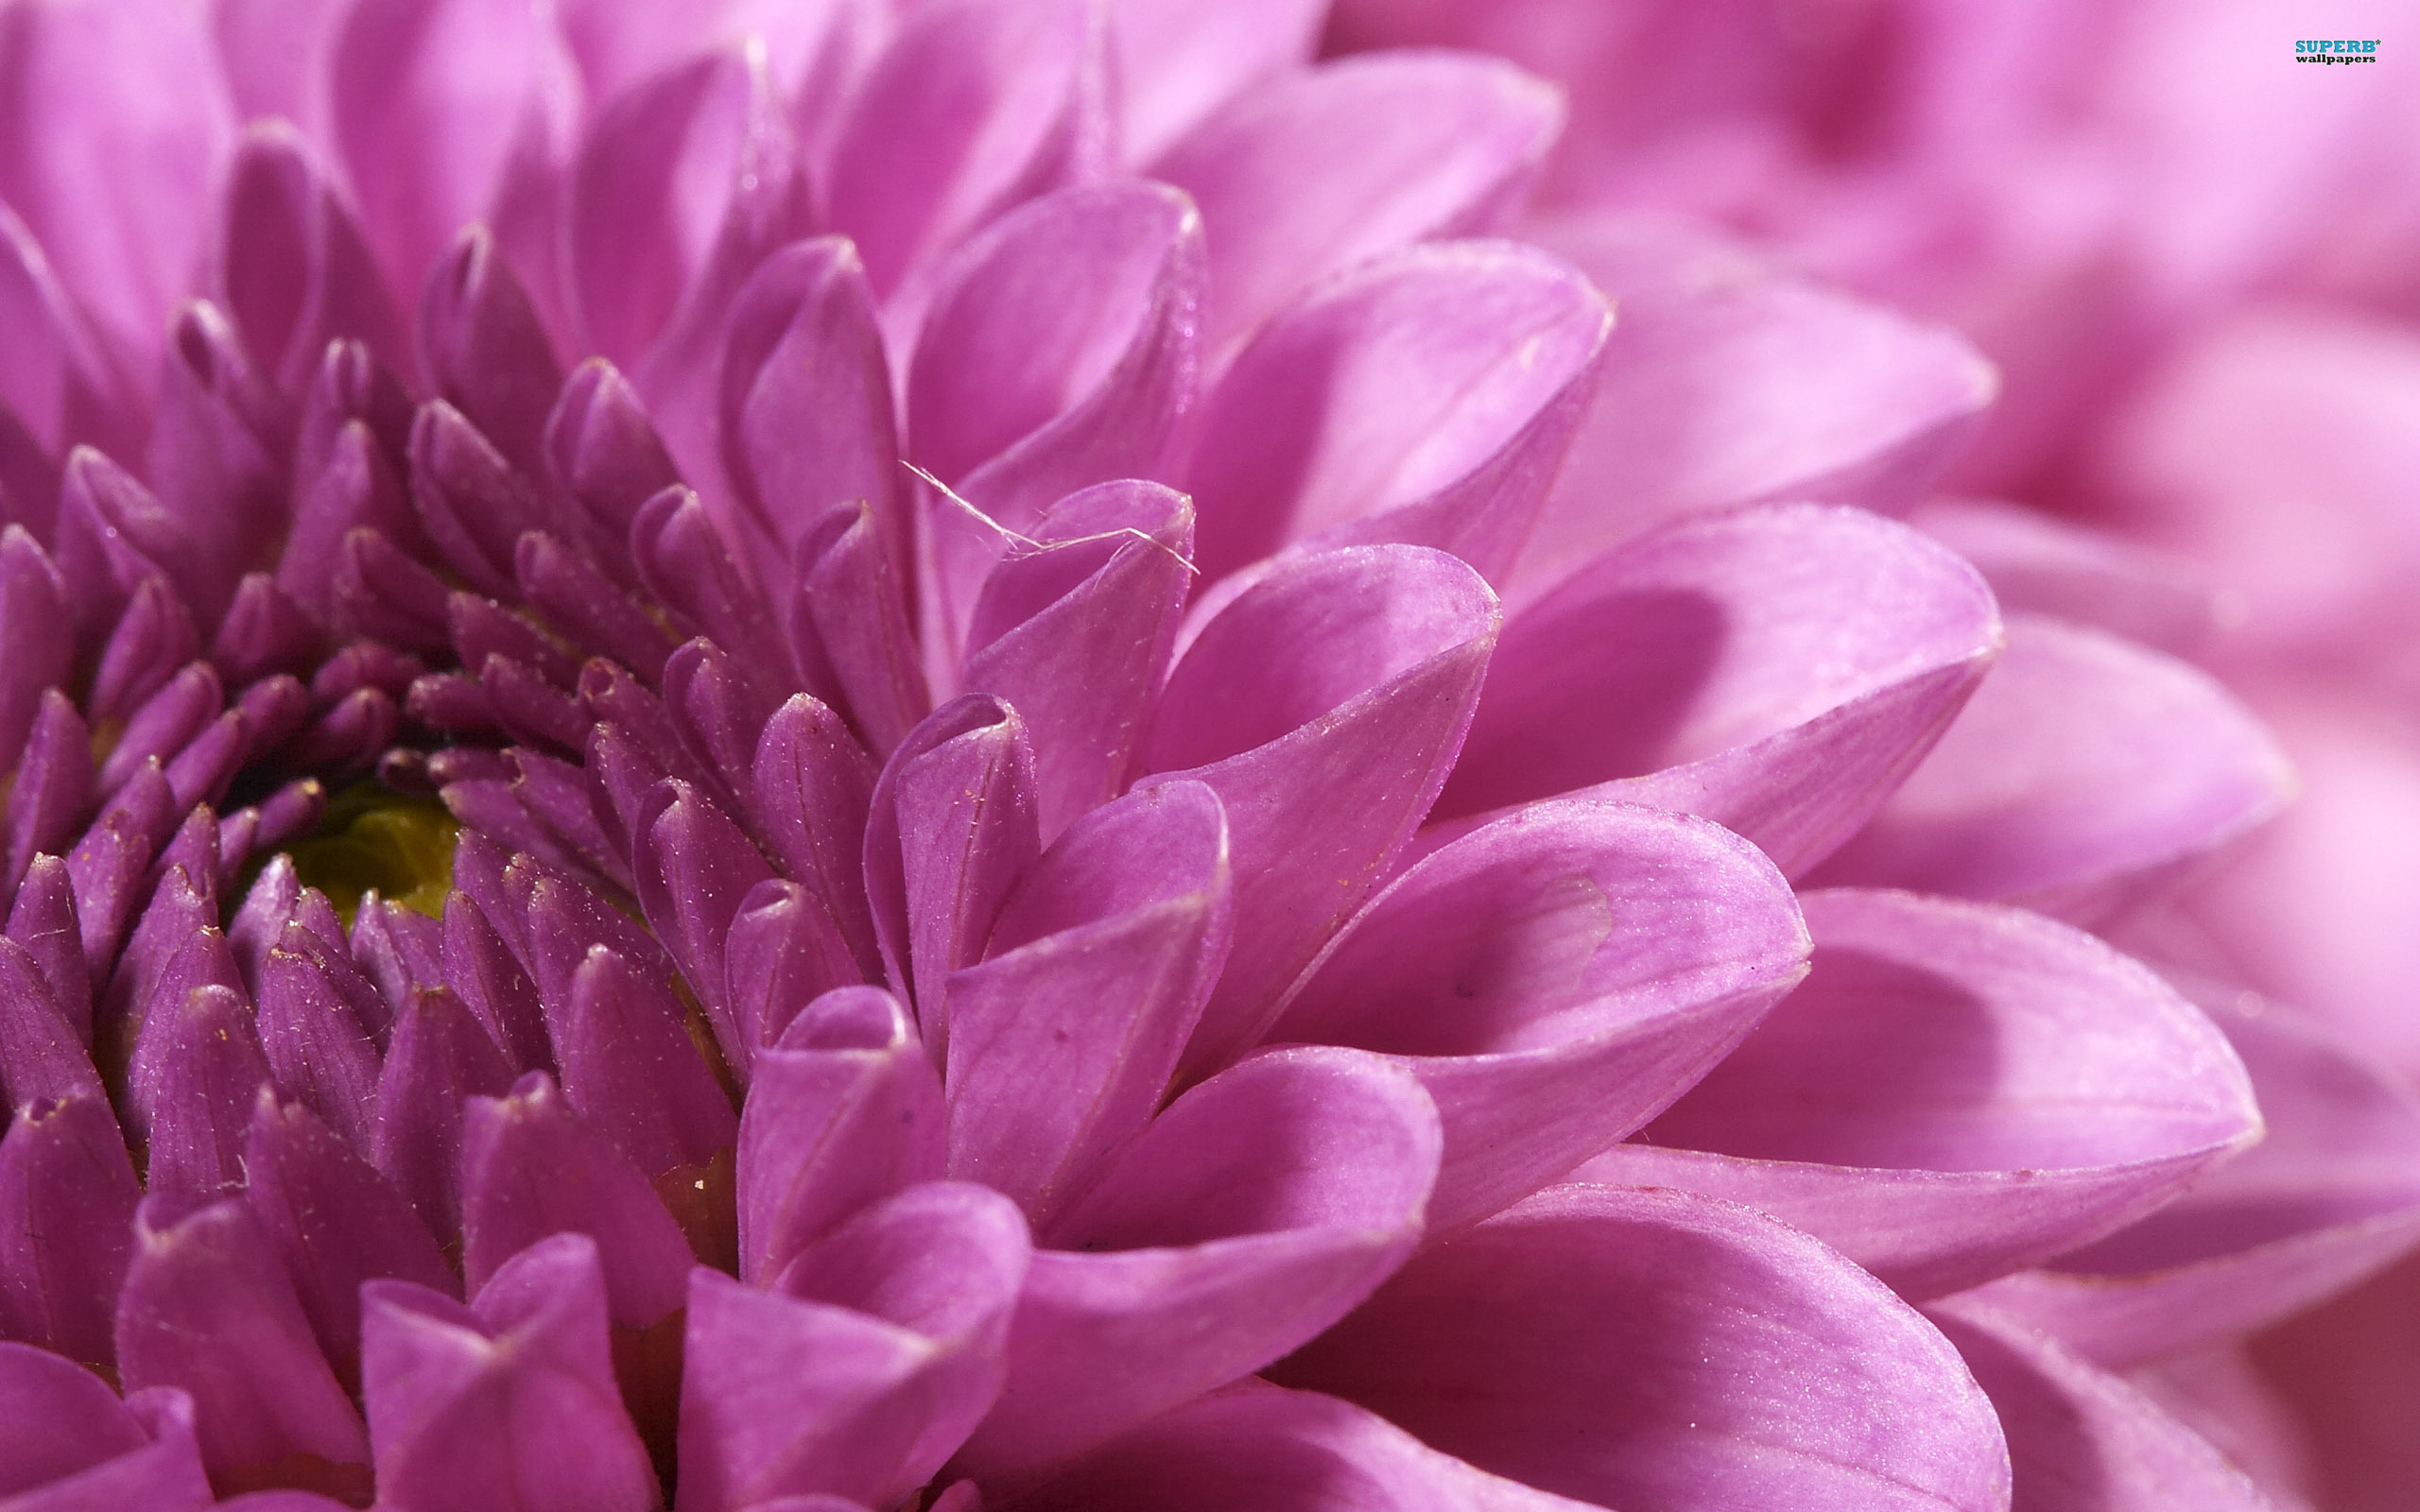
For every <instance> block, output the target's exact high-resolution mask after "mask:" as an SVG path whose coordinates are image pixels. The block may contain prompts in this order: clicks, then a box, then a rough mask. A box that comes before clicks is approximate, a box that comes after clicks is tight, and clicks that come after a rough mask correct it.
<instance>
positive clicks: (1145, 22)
mask: <svg viewBox="0 0 2420 1512" xmlns="http://www.w3.org/2000/svg"><path fill="white" fill-rule="evenodd" d="M1326 11H1327V6H1326V4H1325V3H1324V0H1238V3H1233V4H1228V5H1219V6H1197V5H1189V4H1186V3H1185V0H1113V3H1112V4H1111V6H1110V8H1109V35H1110V43H1111V44H1112V46H1113V47H1114V49H1115V59H1116V63H1117V93H1118V124H1119V128H1120V129H1119V132H1118V146H1119V147H1120V149H1121V153H1120V155H1121V157H1122V159H1123V161H1124V162H1125V163H1126V164H1127V165H1128V166H1129V167H1133V168H1140V167H1141V166H1142V165H1143V164H1144V163H1150V161H1151V160H1152V159H1154V158H1157V157H1158V156H1159V155H1160V154H1161V153H1162V152H1163V151H1165V150H1167V147H1168V146H1170V145H1171V144H1172V143H1174V142H1176V141H1177V139H1178V138H1180V137H1182V136H1184V133H1185V132H1186V131H1188V130H1190V129H1193V128H1194V127H1196V126H1199V125H1200V124H1201V120H1202V118H1203V117H1205V116H1207V115H1209V114H1210V113H1211V112H1214V111H1216V110H1218V109H1219V107H1220V106H1222V105H1224V104H1226V103H1227V101H1228V100H1230V99H1232V98H1234V97H1235V96H1236V94H1240V93H1241V92H1242V91H1244V90H1245V89H1247V88H1249V87H1251V86H1252V85H1254V84H1257V83H1259V82H1260V81H1261V80H1262V79H1264V78H1267V77H1271V76H1272V75H1275V74H1279V73H1284V72H1287V71H1288V70H1291V69H1293V68H1296V67H1299V66H1301V65H1302V64H1304V63H1307V62H1309V61H1310V60H1311V56H1312V54H1313V53H1315V52H1316V51H1318V47H1319V40H1320V24H1321V22H1322V20H1323V19H1325V15H1326Z"/></svg>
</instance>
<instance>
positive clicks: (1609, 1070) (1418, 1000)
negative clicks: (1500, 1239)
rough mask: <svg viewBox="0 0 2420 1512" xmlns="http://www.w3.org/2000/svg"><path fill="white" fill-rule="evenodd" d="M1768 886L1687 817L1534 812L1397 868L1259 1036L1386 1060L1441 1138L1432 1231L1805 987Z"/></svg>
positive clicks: (1603, 807)
mask: <svg viewBox="0 0 2420 1512" xmlns="http://www.w3.org/2000/svg"><path fill="white" fill-rule="evenodd" d="M1806 952H1807V943H1806V926H1805V924H1804V923H1802V922H1801V921H1800V919H1799V917H1798V909H1797V906H1796V904H1795V903H1794V902H1792V901H1791V899H1790V896H1789V886H1788V885H1787V884H1785V883H1784V882H1783V881H1782V879H1781V877H1780V875H1779V874H1778V873H1776V872H1775V871H1774V870H1773V869H1772V865H1771V863H1769V862H1767V861H1766V860H1765V859H1764V858H1763V857H1762V856H1761V855H1759V854H1757V853H1756V851H1755V849H1754V848H1752V847H1750V846H1749V845H1748V844H1747V843H1746V842H1744V841H1742V840H1740V839H1738V838H1737V837H1736V836H1734V835H1731V834H1728V833H1724V832H1723V831H1721V830H1719V829H1717V828H1715V827H1714V826H1713V825H1711V824H1707V823H1705V822H1703V821H1702V820H1696V819H1689V818H1685V817H1682V816H1672V815H1662V814H1656V813H1653V812H1652V811H1650V810H1645V809H1638V808H1633V807H1631V806H1629V805H1627V804H1616V803H1605V802H1599V801H1589V800H1582V801H1569V802H1553V803H1540V804H1534V805H1531V806H1530V807H1528V808H1525V809H1523V810H1522V811H1520V812H1519V813H1518V814H1516V815H1514V816H1513V817H1511V818H1507V819H1504V820H1501V821H1499V822H1497V823H1495V824H1492V825H1489V826H1487V827H1486V828H1484V829H1482V830H1479V831H1478V832H1477V833H1473V834H1469V835H1466V836H1464V837H1463V838H1462V839H1461V840H1459V841H1456V842H1455V843H1453V844H1451V845H1448V846H1446V847H1445V848H1444V849H1443V850H1442V851H1438V852H1436V853H1435V854H1433V855H1430V856H1428V857H1426V858H1425V859H1423V860H1421V861H1420V862H1418V863H1416V864H1415V865H1413V866H1412V867H1411V868H1409V869H1408V870H1406V871H1405V872H1404V873H1403V874H1402V875H1400V876H1398V877H1397V878H1396V879H1395V880H1394V881H1393V882H1392V883H1390V884H1389V885H1388V886H1387V888H1386V890H1385V891H1384V892H1381V893H1380V894H1379V895H1378V896H1377V897H1376V898H1375V899H1374V900H1372V901H1371V903H1370V905H1369V906H1368V907H1367V908H1365V909H1363V910H1362V911H1361V912H1360V913H1359V914H1357V915H1356V916H1354V918H1353V919H1352V921H1351V922H1349V923H1347V924H1346V925H1345V926H1344V929H1343V931H1342V932H1341V933H1340V934H1339V935H1338V936H1337V937H1336V938H1335V939H1334V940H1333V941H1331V942H1330V943H1329V945H1328V948H1327V949H1326V950H1325V951H1324V952H1323V953H1322V954H1321V956H1320V959H1319V960H1318V961H1317V962H1315V963H1314V964H1313V965H1312V967H1311V968H1310V970H1309V971H1306V972H1305V980H1304V982H1303V983H1302V984H1300V985H1299V986H1298V987H1297V988H1296V989H1295V991H1294V994H1293V997H1292V1000H1291V1001H1290V1002H1289V1003H1288V1005H1287V1009H1286V1012H1285V1013H1284V1015H1283V1016H1281V1017H1280V1018H1279V1019H1278V1021H1277V1024H1276V1026H1275V1027H1274V1028H1273V1029H1272V1030H1271V1039H1273V1040H1308V1041H1316V1042H1325V1043H1334V1044H1346V1045H1353V1046H1356V1047H1357V1048H1359V1049H1363V1050H1371V1051H1375V1052H1378V1053H1380V1054H1382V1055H1385V1056H1386V1057H1388V1058H1389V1059H1390V1060H1392V1061H1393V1062H1394V1063H1395V1064H1396V1065H1398V1066H1400V1067H1401V1068H1402V1069H1404V1070H1405V1071H1407V1072H1409V1073H1410V1074H1412V1075H1413V1076H1415V1077H1417V1078H1419V1080H1420V1082H1421V1084H1422V1085H1423V1086H1424V1087H1426V1089H1427V1090H1428V1094H1429V1096H1430V1097H1432V1098H1434V1099H1435V1100H1436V1103H1437V1111H1438V1115H1439V1117H1440V1118H1441V1119H1442V1120H1443V1124H1444V1130H1445V1154H1444V1162H1443V1166H1442V1168H1441V1169H1440V1170H1439V1172H1438V1175H1437V1192H1436V1194H1435V1195H1434V1196H1433V1197H1431V1198H1430V1199H1429V1207H1428V1223H1429V1228H1430V1230H1431V1231H1432V1232H1436V1231H1443V1230H1447V1229H1455V1228H1458V1227H1460V1226H1461V1225H1462V1224H1464V1223H1468V1222H1472V1221H1475V1220H1477V1219H1478V1218H1481V1217H1484V1216H1485V1215H1487V1214H1488V1213H1490V1212H1493V1211H1495V1210H1497V1209H1499V1208H1502V1207H1505V1206H1508V1205H1509V1204H1511V1203H1513V1202H1516V1201H1518V1200H1519V1199H1520V1198H1522V1197H1524V1196H1527V1195H1528V1194H1530V1193H1531V1192H1534V1191H1536V1190H1537V1189H1538V1188H1540V1187H1542V1186H1545V1185H1546V1184H1547V1182H1549V1181H1553V1180H1556V1179H1559V1178H1560V1177H1563V1176H1564V1174H1565V1173H1567V1172H1568V1171H1570V1170H1571V1168H1572V1167H1573V1166H1575V1165H1577V1164H1579V1163H1580V1162H1581V1161H1582V1160H1585V1159H1587V1158H1588V1157H1589V1156H1591V1155H1594V1154H1596V1153H1597V1152H1598V1151H1599V1150H1602V1149H1604V1148H1606V1147H1607V1146H1608V1145H1610V1144H1612V1143H1615V1142H1616V1141H1617V1140H1619V1139H1621V1138H1622V1137H1623V1136H1624V1135H1626V1134H1628V1133H1630V1132H1631V1131H1632V1130H1634V1129H1635V1128H1637V1127H1638V1126H1639V1125H1642V1124H1644V1123H1646V1122H1647V1120H1648V1119H1649V1118H1651V1116H1653V1115H1654V1114H1655V1113H1657V1112H1660V1111H1662V1109H1663V1108H1664V1107H1665V1105H1667V1104H1668V1103H1669V1102H1670V1101H1671V1100H1672V1099H1673V1098H1674V1097H1676V1096H1679V1095H1680V1094H1681V1093H1682V1092H1683V1091H1685V1089H1686V1088H1687V1087H1688V1086H1689V1084H1690V1083H1692V1082H1694V1081H1696V1080H1697V1078H1698V1077H1699V1076H1701V1075H1702V1074H1704V1073H1705V1071H1706V1070H1707V1069H1708V1068H1709V1067H1711V1066H1712V1065H1713V1064H1714V1063H1715V1062H1716V1061H1717V1060H1719V1059H1720V1058H1721V1057H1723V1056H1724V1055H1725V1054H1727V1053H1728V1052H1729V1051H1730V1050H1731V1048H1732V1047H1733V1046H1734V1045H1736V1044H1737V1043H1738V1041H1739V1040H1740V1038H1741V1037H1742V1036H1744V1035H1746V1034H1747V1033H1748V1032H1749V1031H1750V1030H1751V1029H1753V1028H1754V1027H1755V1023H1756V1022H1757V1021H1758V1020H1759V1019H1761V1018H1762V1017H1763V1016H1764V1014H1765V1011H1766V1010H1767V1009H1768V1008H1770V1007H1771V1006H1772V1005H1773V1004H1774V1003H1775V1002H1777V1001H1779V1000H1780V998H1781V997H1782V995H1783V994H1784V993H1787V992H1788V991H1789V989H1790V988H1792V987H1794V986H1796V985H1797V983H1798V982H1799V981H1800V980H1801V979H1802V978H1803V977H1804V976H1805V974H1806Z"/></svg>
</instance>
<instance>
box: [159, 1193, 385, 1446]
mask: <svg viewBox="0 0 2420 1512" xmlns="http://www.w3.org/2000/svg"><path fill="white" fill-rule="evenodd" d="M181 1207H182V1204H181V1200H180V1199H178V1198H174V1197H159V1196H155V1197H150V1198H147V1199H146V1200H145V1202H144V1204H143V1206H142V1208H141V1209H140V1210H139V1211H138V1212H137V1215H136V1219H135V1226H134V1262H133V1264H132V1265H131V1266H130V1268H129V1270H128V1272H127V1278H126V1287H125V1289H124V1290H123V1291H122V1292H120V1293H119V1294H118V1304H117V1306H118V1312H117V1366H118V1374H119V1377H120V1379H121V1380H123V1381H124V1382H125V1383H126V1385H127V1386H128V1388H129V1389H139V1388H141V1387H145V1386H155V1385H165V1386H174V1387H177V1388H179V1389H181V1390H182V1391H185V1392H188V1393H190V1394H191V1395H192V1398H193V1401H194V1409H195V1415H196V1424H197V1431H198V1433H199V1438H200V1444H201V1457H202V1460H203V1462H204V1463H205V1464H206V1465H208V1466H209V1468H210V1470H211V1472H212V1473H213V1474H214V1475H218V1476H221V1477H225V1476H229V1475H231V1474H233V1473H235V1472H241V1471H245V1470H248V1469H249V1470H252V1471H255V1472H257V1471H258V1470H261V1469H268V1468H269V1467H273V1466H275V1465H276V1464H277V1463H278V1462H279V1461H281V1460H285V1458H287V1456H289V1455H297V1456H314V1457H317V1458H318V1459H320V1460H322V1461H324V1462H326V1463H325V1467H324V1468H325V1469H329V1470H330V1471H331V1472H336V1473H359V1472H366V1471H367V1469H368V1465H369V1459H370V1441H369V1438H368V1436H367V1435H365V1433H364V1432H363V1429H362V1422H361V1417H360V1414H358V1413H357V1412H355V1411H354V1405H353V1403H352V1401H350V1400H347V1398H346V1396H345V1393H344V1388H343V1387H341V1386H339V1385H338V1384H337V1378H336V1376H335V1375H334V1374H332V1373H331V1372H330V1371H329V1369H328V1365H327V1361H326V1360H325V1359H323V1358H322V1357H321V1356H320V1347H319V1345H318V1343H317V1342H315V1341H314V1340H313V1338H312V1336H311V1327H310V1324H309V1323H308V1322H307V1321H306V1320H305V1319H304V1317H303V1315H302V1304H301V1303H299V1302H298V1301H297V1300H296V1299H295V1295H294V1288H293V1286H292V1284H291V1283H290V1282H288V1281H287V1280H286V1279H285V1266H284V1265H282V1264H281V1263H279V1260H278V1256H277V1251H276V1250H274V1249H272V1248H271V1247H270V1246H269V1241H268V1237H267V1236H266V1235H265V1234H264V1233H262V1231H261V1228H260V1225H259V1223H258V1221H257V1220H255V1219H254V1218H253V1217H252V1215H251V1211H250V1210H249V1209H247V1208H246V1206H245V1204H244V1203H243V1201H242V1200H241V1199H237V1200H233V1201H228V1202H221V1203H217V1204H216V1205H214V1206H211V1207H206V1208H201V1209H199V1210H193V1209H184V1210H183V1211H180V1209H181ZM360 1479H361V1480H362V1481H364V1482H366V1481H367V1480H368V1476H367V1474H366V1473H360ZM255 1484H257V1483H255ZM360 1489H361V1490H362V1491H364V1492H366V1491H367V1490H368V1489H369V1487H368V1486H367V1485H366V1484H365V1485H363V1486H360Z"/></svg>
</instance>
